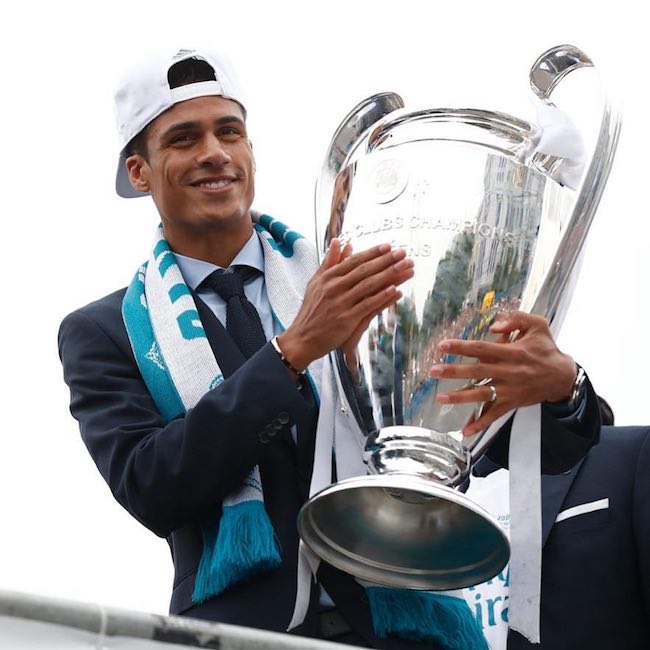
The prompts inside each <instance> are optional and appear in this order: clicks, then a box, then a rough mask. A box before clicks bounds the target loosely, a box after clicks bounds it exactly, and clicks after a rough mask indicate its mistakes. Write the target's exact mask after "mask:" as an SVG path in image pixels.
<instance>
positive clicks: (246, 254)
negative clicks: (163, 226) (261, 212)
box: [174, 230, 264, 290]
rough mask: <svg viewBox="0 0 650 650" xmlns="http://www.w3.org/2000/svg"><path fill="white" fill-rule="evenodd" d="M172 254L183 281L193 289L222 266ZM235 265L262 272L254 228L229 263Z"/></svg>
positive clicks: (260, 248) (259, 244) (260, 256)
mask: <svg viewBox="0 0 650 650" xmlns="http://www.w3.org/2000/svg"><path fill="white" fill-rule="evenodd" d="M174 256H175V257H176V261H177V262H178V266H180V268H181V273H182V274H183V279H184V280H185V283H186V284H187V286H188V287H190V289H193V290H196V288H197V287H198V286H199V285H200V284H201V282H203V280H205V279H206V278H207V277H208V275H210V273H212V272H213V271H216V270H217V269H221V268H223V267H222V266H217V265H216V264H212V263H210V262H205V261H204V260H197V259H196V258H194V257H187V256H186V255H180V254H179V253H174ZM235 265H240V266H252V267H253V268H254V269H257V270H258V271H260V272H261V273H264V251H263V249H262V243H261V242H260V239H259V237H258V236H257V233H256V232H255V230H253V232H252V233H251V236H250V237H249V239H248V241H247V242H246V243H245V244H244V246H243V248H242V249H241V250H240V251H239V253H237V255H236V256H235V259H234V260H233V261H232V262H231V263H230V266H235Z"/></svg>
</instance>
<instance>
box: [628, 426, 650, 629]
mask: <svg viewBox="0 0 650 650" xmlns="http://www.w3.org/2000/svg"><path fill="white" fill-rule="evenodd" d="M649 468H650V431H649V432H648V433H647V434H646V436H645V440H644V442H643V445H642V447H641V452H640V453H639V456H638V458H637V463H636V472H635V479H634V496H633V503H632V513H633V514H632V525H633V527H634V539H635V540H636V544H637V556H638V558H639V580H640V583H641V589H642V593H643V600H644V603H643V605H644V607H645V613H646V619H647V620H648V621H649V622H650V469H649Z"/></svg>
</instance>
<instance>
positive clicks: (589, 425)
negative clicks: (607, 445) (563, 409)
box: [487, 379, 601, 474]
mask: <svg viewBox="0 0 650 650" xmlns="http://www.w3.org/2000/svg"><path fill="white" fill-rule="evenodd" d="M600 426H601V422H600V407H599V404H598V398H597V396H596V393H595V391H594V389H593V387H592V385H591V382H590V381H589V379H587V381H586V391H585V397H584V402H583V404H582V405H581V407H580V408H579V409H578V412H577V413H576V414H574V415H572V416H569V417H565V418H561V419H558V418H556V417H555V416H554V411H553V408H552V407H549V406H546V405H544V404H543V405H542V440H541V456H542V458H541V461H542V473H543V474H562V473H564V472H568V471H569V470H570V469H571V468H572V467H573V466H574V465H575V464H576V463H577V462H578V461H579V460H580V459H581V458H583V457H584V455H585V454H586V453H587V452H588V451H589V449H591V447H593V446H594V445H595V444H596V443H597V442H598V438H599V435H600ZM511 427H512V418H510V419H509V420H508V421H507V422H506V423H505V424H504V425H503V427H502V429H501V431H500V432H499V434H498V435H497V437H496V438H495V440H494V442H493V443H492V445H491V446H490V448H489V449H488V451H487V456H488V458H490V460H492V461H493V462H495V463H497V465H499V466H501V467H505V468H507V467H508V448H509V446H510V430H511Z"/></svg>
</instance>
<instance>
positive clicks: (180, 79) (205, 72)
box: [124, 57, 217, 159]
mask: <svg viewBox="0 0 650 650" xmlns="http://www.w3.org/2000/svg"><path fill="white" fill-rule="evenodd" d="M216 79H217V77H216V75H215V73H214V68H213V67H212V66H211V65H210V64H209V63H208V62H207V61H204V60H203V59H198V58H196V57H192V58H190V59H184V60H183V61H179V62H178V63H174V65H173V66H171V68H169V70H168V72H167V81H168V82H169V87H170V88H171V89H174V88H180V87H181V86H187V85H189V84H195V83H199V82H201V81H216ZM148 131H149V124H147V126H145V127H144V129H142V131H140V133H138V134H137V135H136V136H134V137H133V138H131V140H130V141H129V143H128V144H127V145H126V147H124V153H125V156H126V158H128V157H129V156H135V155H138V156H142V157H143V158H145V159H146V158H147V156H148V155H149V151H148V149H147V133H148Z"/></svg>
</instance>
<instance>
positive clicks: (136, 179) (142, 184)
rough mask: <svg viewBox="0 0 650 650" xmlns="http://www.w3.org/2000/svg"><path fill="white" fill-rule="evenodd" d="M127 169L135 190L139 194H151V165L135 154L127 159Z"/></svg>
mask: <svg viewBox="0 0 650 650" xmlns="http://www.w3.org/2000/svg"><path fill="white" fill-rule="evenodd" d="M126 169H127V171H128V172H129V180H130V181H131V185H132V186H133V189H134V190H138V191H139V192H150V191H151V187H150V184H149V171H150V169H149V163H148V162H147V161H146V159H145V158H144V156H141V155H140V154H134V155H133V156H129V157H128V158H127V159H126Z"/></svg>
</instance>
